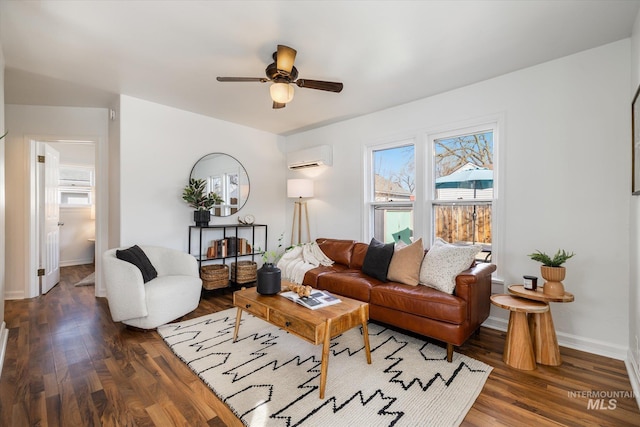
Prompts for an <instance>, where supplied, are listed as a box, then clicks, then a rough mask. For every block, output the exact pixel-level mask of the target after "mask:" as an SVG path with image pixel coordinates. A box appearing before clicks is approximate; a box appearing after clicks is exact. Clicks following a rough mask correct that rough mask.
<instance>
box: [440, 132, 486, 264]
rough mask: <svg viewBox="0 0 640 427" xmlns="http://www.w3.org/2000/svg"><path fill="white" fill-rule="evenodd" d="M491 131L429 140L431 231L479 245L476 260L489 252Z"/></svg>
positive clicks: (455, 240) (462, 241)
mask: <svg viewBox="0 0 640 427" xmlns="http://www.w3.org/2000/svg"><path fill="white" fill-rule="evenodd" d="M493 136H494V127H488V128H487V127H484V128H478V129H474V130H470V131H468V132H465V133H459V134H456V133H454V132H451V133H448V134H440V135H438V136H437V137H435V138H432V144H433V171H434V179H433V182H432V184H431V188H432V189H433V200H432V222H433V224H432V230H433V235H434V237H440V238H442V239H444V240H446V241H448V242H451V243H459V244H481V245H482V246H483V252H482V253H481V254H480V255H479V257H478V259H479V260H481V261H489V260H490V258H491V252H492V217H493V215H492V213H493V205H494V200H495V199H494V162H493V152H494V145H493V142H494V141H493Z"/></svg>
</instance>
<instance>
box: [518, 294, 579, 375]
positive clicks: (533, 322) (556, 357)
mask: <svg viewBox="0 0 640 427" xmlns="http://www.w3.org/2000/svg"><path fill="white" fill-rule="evenodd" d="M509 292H510V293H511V294H513V295H515V296H518V297H521V298H526V299H528V300H531V301H540V302H545V303H550V302H572V301H573V300H574V296H573V294H571V293H569V292H565V293H564V295H562V296H549V295H547V294H545V293H544V292H543V290H542V289H540V288H538V289H536V290H535V291H532V290H529V289H525V288H524V286H523V285H511V286H509ZM529 329H530V330H531V335H532V338H533V348H534V351H535V355H536V362H537V363H540V364H541V365H547V366H560V365H561V364H562V358H561V357H560V347H559V346H558V338H557V337H556V330H555V327H554V326H553V317H552V316H551V309H549V311H547V312H544V313H533V314H532V315H531V316H529Z"/></svg>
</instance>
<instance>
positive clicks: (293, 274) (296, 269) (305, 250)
mask: <svg viewBox="0 0 640 427" xmlns="http://www.w3.org/2000/svg"><path fill="white" fill-rule="evenodd" d="M332 264H333V261H332V260H331V259H329V258H328V257H327V256H326V255H325V254H324V252H322V250H321V249H320V247H319V246H318V244H317V243H315V242H312V243H304V244H302V245H298V246H294V247H293V248H291V249H289V250H288V251H287V252H285V254H284V255H282V258H280V261H278V268H279V269H280V270H281V271H282V278H283V279H287V280H289V281H290V282H293V283H297V284H302V280H303V279H304V275H305V273H306V272H307V271H309V270H311V269H312V268H316V267H318V266H319V265H332Z"/></svg>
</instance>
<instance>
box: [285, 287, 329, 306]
mask: <svg viewBox="0 0 640 427" xmlns="http://www.w3.org/2000/svg"><path fill="white" fill-rule="evenodd" d="M280 295H281V296H283V297H285V298H287V299H289V300H291V301H293V302H295V303H298V304H300V305H301V306H303V307H306V308H308V309H311V310H316V309H318V308H322V307H327V306H330V305H333V304H338V303H339V302H340V299H339V298H336V297H335V296H333V295H331V294H330V293H329V292H326V291H319V290H314V291H313V292H311V295H309V296H308V297H301V296H299V295H298V294H297V293H296V292H292V291H287V292H282V293H280Z"/></svg>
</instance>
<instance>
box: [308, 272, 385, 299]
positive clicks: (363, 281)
mask: <svg viewBox="0 0 640 427" xmlns="http://www.w3.org/2000/svg"><path fill="white" fill-rule="evenodd" d="M317 283H318V289H322V290H325V291H329V292H331V293H335V294H338V295H343V296H345V297H348V298H353V299H357V300H358V301H364V302H369V298H370V297H371V289H372V288H374V287H375V286H378V285H381V284H382V283H383V282H381V281H379V280H376V279H374V278H372V277H370V276H367V275H366V274H363V273H362V272H360V271H356V270H345V271H343V272H339V273H327V274H323V275H321V276H319V277H318V282H317Z"/></svg>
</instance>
